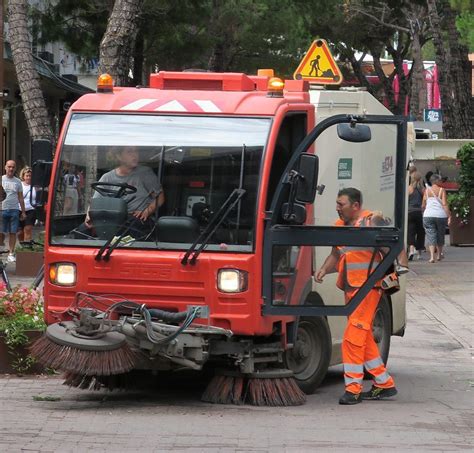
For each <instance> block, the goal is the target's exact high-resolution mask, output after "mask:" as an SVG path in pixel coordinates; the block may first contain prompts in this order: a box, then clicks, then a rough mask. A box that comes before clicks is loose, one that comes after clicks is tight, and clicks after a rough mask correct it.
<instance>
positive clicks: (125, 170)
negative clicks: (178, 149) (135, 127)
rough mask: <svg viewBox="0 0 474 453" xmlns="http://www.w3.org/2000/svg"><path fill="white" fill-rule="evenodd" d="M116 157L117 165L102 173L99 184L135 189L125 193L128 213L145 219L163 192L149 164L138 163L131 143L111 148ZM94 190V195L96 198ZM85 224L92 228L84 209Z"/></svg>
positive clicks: (144, 220) (160, 199)
mask: <svg viewBox="0 0 474 453" xmlns="http://www.w3.org/2000/svg"><path fill="white" fill-rule="evenodd" d="M113 153H114V156H115V157H116V159H117V160H118V166H117V168H114V169H113V170H110V171H109V172H107V173H105V174H104V175H102V177H101V178H100V179H99V183H101V182H103V183H109V184H118V185H120V184H128V185H130V186H132V187H134V188H136V189H137V191H136V192H135V193H131V194H125V195H124V196H123V199H124V200H125V201H126V202H127V210H128V215H129V216H133V217H134V218H136V219H138V220H141V221H142V222H143V223H144V222H146V221H147V220H148V219H149V217H150V216H151V215H152V214H153V213H154V212H155V211H156V210H157V208H159V207H160V206H162V205H163V203H164V202H165V195H164V193H163V189H162V187H161V185H160V183H159V181H158V178H157V176H156V175H155V173H153V170H152V169H151V168H150V167H146V166H143V165H139V164H138V163H139V154H138V149H137V148H136V147H133V146H128V147H123V148H122V147H120V148H117V149H114V150H113ZM100 196H101V195H100V194H99V193H97V192H96V193H94V196H93V197H94V198H96V197H100ZM85 224H86V226H87V227H88V228H92V227H93V225H92V221H91V218H90V217H89V212H87V215H86V220H85Z"/></svg>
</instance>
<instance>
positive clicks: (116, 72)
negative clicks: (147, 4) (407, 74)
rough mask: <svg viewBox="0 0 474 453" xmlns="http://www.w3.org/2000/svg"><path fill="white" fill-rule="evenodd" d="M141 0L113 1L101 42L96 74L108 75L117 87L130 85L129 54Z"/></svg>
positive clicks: (131, 49) (133, 45) (134, 37)
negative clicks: (105, 73)
mask: <svg viewBox="0 0 474 453" xmlns="http://www.w3.org/2000/svg"><path fill="white" fill-rule="evenodd" d="M143 1H144V0H115V3H114V8H113V10H112V13H111V15H110V17H109V21H108V23H107V30H106V31H105V34H104V37H103V38H102V42H101V43H100V57H99V60H100V61H99V72H100V73H104V72H107V73H109V74H110V75H111V76H112V77H113V79H114V82H115V85H117V86H127V85H128V84H129V72H130V68H131V67H132V57H131V56H132V55H133V53H134V52H133V50H134V47H135V39H136V37H137V32H138V23H139V19H140V13H141V9H142V6H143Z"/></svg>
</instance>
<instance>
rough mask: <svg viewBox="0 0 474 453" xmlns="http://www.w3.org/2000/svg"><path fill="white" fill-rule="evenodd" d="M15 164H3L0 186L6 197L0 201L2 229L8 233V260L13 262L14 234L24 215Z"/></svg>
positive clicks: (11, 161) (10, 161)
mask: <svg viewBox="0 0 474 453" xmlns="http://www.w3.org/2000/svg"><path fill="white" fill-rule="evenodd" d="M15 169H16V164H15V161H14V160H9V161H7V163H6V164H5V174H4V175H3V176H2V187H3V190H4V191H5V194H6V197H5V200H4V201H3V202H2V222H3V225H2V231H3V233H4V234H5V235H6V234H8V252H9V253H8V257H7V260H8V261H9V262H11V263H12V262H15V261H16V258H15V245H16V234H17V233H18V227H19V223H20V220H24V219H25V217H26V212H25V202H24V200H23V185H22V184H21V181H20V180H19V179H18V178H17V177H16V176H15Z"/></svg>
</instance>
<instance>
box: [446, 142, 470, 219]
mask: <svg viewBox="0 0 474 453" xmlns="http://www.w3.org/2000/svg"><path fill="white" fill-rule="evenodd" d="M456 157H457V163H458V164H459V165H460V166H461V168H460V171H459V191H458V192H457V193H455V194H450V195H448V204H449V207H450V209H451V211H452V212H453V214H454V215H455V216H456V217H458V218H459V219H461V221H462V222H464V223H467V222H468V219H469V214H470V203H471V197H472V196H473V195H474V189H473V184H474V142H471V143H467V144H465V145H463V146H461V148H460V149H459V151H458V153H457V156H456Z"/></svg>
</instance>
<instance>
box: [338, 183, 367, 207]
mask: <svg viewBox="0 0 474 453" xmlns="http://www.w3.org/2000/svg"><path fill="white" fill-rule="evenodd" d="M343 195H346V196H347V198H349V201H350V202H351V203H355V202H356V201H357V203H359V205H360V206H362V192H361V191H360V190H359V189H355V188H354V187H347V188H345V189H341V190H340V191H339V192H338V193H337V197H338V198H339V197H342V196H343Z"/></svg>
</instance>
